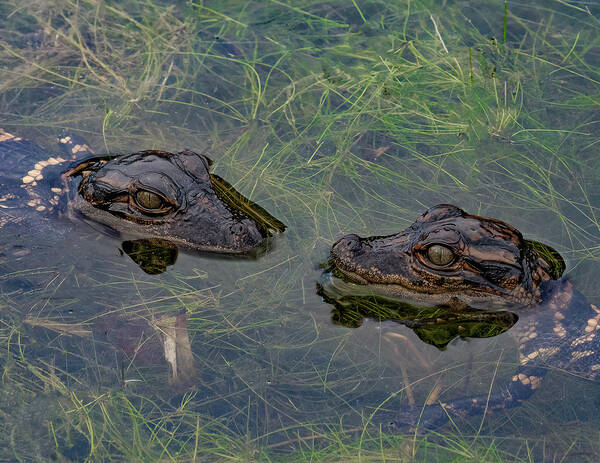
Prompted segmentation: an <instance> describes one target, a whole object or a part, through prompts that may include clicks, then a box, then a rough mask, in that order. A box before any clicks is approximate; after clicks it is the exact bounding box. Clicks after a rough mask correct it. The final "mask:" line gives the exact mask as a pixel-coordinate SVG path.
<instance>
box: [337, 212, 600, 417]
mask: <svg viewBox="0 0 600 463" xmlns="http://www.w3.org/2000/svg"><path fill="white" fill-rule="evenodd" d="M431 246H444V247H445V248H447V249H448V250H450V252H451V255H452V258H451V260H450V261H449V262H448V263H446V264H445V265H436V264H434V263H433V262H432V261H431V259H430V254H429V248H430V247H431ZM331 260H332V263H333V264H334V265H335V266H336V267H337V268H338V269H339V270H340V271H341V272H342V273H343V274H344V275H346V276H347V277H348V278H349V279H350V280H351V281H353V282H354V283H357V284H359V285H365V286H366V287H369V288H372V289H373V293H375V294H378V295H380V296H387V297H390V298H398V299H400V300H402V301H408V302H411V303H415V304H417V305H432V306H438V305H440V306H450V307H458V308H460V307H461V305H462V306H468V307H477V308H481V309H497V308H506V309H510V310H511V311H514V312H516V313H517V314H518V315H519V321H518V322H517V323H516V324H515V326H514V327H513V328H511V329H510V330H509V333H511V334H512V335H513V336H514V337H515V338H516V340H517V342H518V343H519V354H520V366H519V368H518V370H517V371H516V372H515V374H514V375H513V377H512V379H511V381H510V383H509V384H507V385H505V386H504V387H502V388H501V390H500V391H498V392H496V393H493V394H491V395H490V396H489V397H488V396H487V395H486V396H481V397H465V398H462V399H456V400H452V401H446V402H438V403H436V404H433V405H428V406H425V408H424V409H419V410H408V411H403V412H401V413H400V416H399V418H398V420H395V424H396V425H402V426H404V425H407V424H409V425H416V424H417V423H418V424H419V425H420V426H423V427H435V426H439V425H440V424H442V423H444V422H446V421H447V420H448V417H449V416H450V417H451V416H452V415H453V414H455V415H461V416H468V415H475V414H480V413H482V412H483V411H484V410H494V409H500V408H510V407H514V406H517V405H519V404H520V403H522V402H523V401H524V400H526V399H527V398H529V397H530V396H531V395H532V394H533V392H534V391H535V390H536V389H538V388H539V387H540V385H541V383H542V380H543V378H544V376H545V374H546V371H547V369H548V368H549V367H551V368H559V369H563V370H567V371H570V372H574V373H576V374H577V375H578V376H582V377H585V378H588V379H591V380H595V379H597V378H598V375H599V374H600V349H599V347H598V345H599V343H600V337H599V336H598V330H599V329H600V310H599V309H598V307H596V306H595V305H593V304H589V303H588V302H587V301H586V300H585V298H584V297H583V296H582V295H581V294H580V293H579V292H577V291H576V290H575V289H574V288H573V286H572V285H571V283H570V282H569V281H567V280H566V279H564V278H561V275H562V272H563V270H564V263H563V262H562V260H561V259H560V256H558V254H557V253H556V252H555V251H553V250H551V248H549V247H547V246H544V245H541V244H540V243H536V242H532V241H528V240H525V239H524V238H523V236H522V235H521V233H520V232H519V231H518V230H517V229H515V228H514V227H512V226H510V225H508V224H506V223H504V222H502V221H500V220H496V219H490V218H485V217H478V216H474V215H470V214H467V213H465V212H464V211H462V210H461V209H459V208H457V207H455V206H451V205H447V204H443V205H439V206H435V207H433V208H431V209H430V210H428V211H427V212H426V213H424V214H423V215H422V216H421V217H420V218H419V219H417V221H416V222H415V223H414V224H413V225H411V226H410V227H409V228H408V229H406V230H405V231H403V232H400V233H397V234H394V235H390V236H375V237H368V238H361V237H359V236H357V235H346V236H344V237H342V238H341V239H339V240H338V241H337V242H336V243H334V245H333V246H332V249H331Z"/></svg>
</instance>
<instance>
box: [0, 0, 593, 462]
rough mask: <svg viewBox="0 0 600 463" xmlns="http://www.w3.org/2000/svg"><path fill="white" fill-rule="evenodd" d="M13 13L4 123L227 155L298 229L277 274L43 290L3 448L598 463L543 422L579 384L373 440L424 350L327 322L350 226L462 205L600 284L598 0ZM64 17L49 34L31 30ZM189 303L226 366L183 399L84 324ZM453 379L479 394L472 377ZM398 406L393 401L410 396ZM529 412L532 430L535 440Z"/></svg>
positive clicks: (194, 328)
mask: <svg viewBox="0 0 600 463" xmlns="http://www.w3.org/2000/svg"><path fill="white" fill-rule="evenodd" d="M0 8H2V10H0V12H2V13H3V14H2V15H0V17H3V18H7V20H2V21H1V22H0V32H1V34H0V63H2V64H0V66H1V69H2V75H3V76H5V77H4V78H3V79H2V82H0V119H1V125H2V126H7V127H10V128H11V129H13V130H14V129H16V130H17V131H18V133H19V134H20V135H26V136H28V137H29V138H34V139H35V140H36V141H38V142H39V143H40V144H42V145H44V146H51V144H50V142H49V141H48V140H51V138H52V137H53V136H55V135H56V133H57V132H58V131H60V130H62V129H68V130H77V131H79V132H81V133H83V134H85V135H86V136H87V137H88V138H90V141H91V142H92V144H93V145H94V146H95V147H96V149H97V150H98V151H100V152H104V151H106V152H122V151H130V150H138V149H140V148H141V147H143V148H163V149H169V150H175V149H181V148H183V147H190V148H193V149H196V150H201V149H203V148H208V150H209V155H210V156H211V157H213V158H215V161H216V162H215V172H216V173H217V174H218V175H222V176H223V178H225V179H227V180H228V181H230V182H231V183H232V185H234V186H235V188H236V189H238V190H239V191H240V192H241V193H243V194H244V195H246V196H247V197H248V198H250V199H251V200H252V201H255V202H257V203H259V204H261V206H263V207H265V209H266V210H268V211H269V212H270V213H271V214H273V215H274V216H275V217H277V218H279V219H281V220H282V221H283V222H284V223H285V224H286V225H288V227H289V228H288V230H287V231H286V233H285V234H284V235H282V236H281V237H280V239H279V241H277V243H276V247H275V249H274V251H273V254H270V255H268V256H264V258H262V259H261V260H259V261H257V262H256V263H255V265H253V266H249V265H243V264H239V266H238V264H235V263H229V264H228V265H225V264H224V265H222V266H221V265H219V264H214V263H210V264H206V263H205V262H204V263H202V264H197V265H191V264H189V263H188V264H185V265H187V266H186V267H185V270H182V272H183V273H178V272H179V270H178V267H175V272H173V271H170V272H169V273H168V274H167V276H164V277H160V278H151V277H145V276H142V277H140V275H139V274H136V273H134V272H132V270H131V268H130V267H128V266H127V263H125V262H123V261H117V260H115V259H111V258H108V257H107V258H105V260H101V259H99V260H98V267H101V266H102V265H105V267H106V268H109V269H110V270H109V271H106V272H104V271H102V270H98V271H90V272H89V274H88V275H78V276H77V279H78V282H77V283H75V282H74V281H73V280H72V279H71V277H70V278H69V279H67V280H65V281H64V283H62V284H59V283H60V282H61V281H63V278H64V276H62V277H58V278H57V279H56V280H55V281H54V282H53V283H52V284H51V285H50V286H48V288H47V291H48V293H46V295H45V296H43V297H42V296H40V295H38V294H33V293H32V294H29V295H27V294H24V293H20V292H18V291H17V292H15V293H13V294H11V295H10V296H9V297H5V296H4V295H3V302H2V306H3V308H2V313H1V315H2V328H1V329H0V340H1V341H2V343H0V345H2V346H3V347H2V349H1V350H0V352H1V356H0V359H1V360H0V363H1V364H2V367H3V376H2V379H3V383H2V388H3V394H2V396H3V397H4V399H3V400H5V401H6V402H3V406H2V407H0V409H1V410H2V414H3V417H4V424H3V426H4V430H5V431H6V432H3V433H2V435H3V436H5V437H3V439H4V440H3V441H2V443H3V444H6V445H3V446H2V448H4V449H5V450H3V452H5V453H4V454H3V455H2V458H6V459H9V460H10V459H18V458H21V459H23V460H27V459H29V460H34V459H37V460H40V461H41V460H43V459H46V458H50V456H51V455H52V452H54V453H60V454H62V455H63V456H64V457H65V458H70V459H71V460H84V459H85V458H88V459H89V460H90V461H104V460H106V461H123V460H127V461H136V460H138V461H173V460H175V461H203V460H211V461H226V460H227V461H230V460H252V459H254V460H258V461H262V460H264V461H296V460H297V461H306V460H307V459H312V460H316V461H339V460H340V459H343V460H347V461H352V460H358V457H357V455H360V461H382V460H386V461H410V460H418V461H464V460H465V459H471V460H472V461H480V460H484V459H485V460H486V461H531V460H535V459H536V457H537V456H539V455H545V456H548V455H549V453H545V452H551V454H552V455H553V456H557V458H558V459H560V458H568V456H569V455H571V453H570V452H572V451H574V450H576V451H578V449H579V448H580V447H581V449H583V450H582V451H583V452H584V453H583V455H592V456H594V455H597V442H596V441H595V440H594V437H593V436H592V432H591V430H589V429H587V428H586V429H582V426H581V425H577V424H573V423H571V422H567V423H565V422H564V421H563V422H562V425H561V426H560V428H559V429H557V430H554V428H555V426H556V423H555V422H554V419H556V421H560V420H561V417H560V416H554V415H552V416H551V415H549V414H548V413H541V412H540V409H542V408H546V409H550V408H553V407H554V405H555V404H554V396H553V394H552V392H555V393H556V392H557V391H558V390H559V389H560V385H559V386H555V387H554V388H552V387H551V388H550V389H551V392H550V393H548V394H547V395H546V396H542V398H539V399H538V398H537V397H536V398H535V400H539V401H540V402H538V405H536V406H529V407H528V405H525V406H524V407H525V411H522V410H518V411H509V412H506V415H505V417H504V418H498V417H494V418H493V419H491V418H489V417H486V421H485V423H484V425H485V426H484V428H483V429H482V432H480V433H478V434H476V433H475V432H474V433H473V435H472V436H471V435H469V434H468V433H453V432H452V429H450V430H448V429H446V430H445V431H444V433H441V434H437V435H436V434H433V435H429V436H417V437H414V436H410V435H409V436H402V435H401V436H393V435H390V434H389V433H388V432H386V430H385V429H379V428H378V424H377V423H369V425H368V426H367V427H366V428H365V427H363V426H362V420H363V417H362V416H361V413H362V410H364V409H367V408H368V407H373V406H376V405H377V404H379V403H381V402H382V401H383V400H385V398H387V397H388V394H389V390H387V389H388V388H389V387H392V386H391V385H392V384H395V383H394V382H401V381H402V378H401V377H400V376H401V375H400V374H399V373H398V371H397V368H396V367H397V366H398V365H404V366H406V367H407V368H408V369H409V370H410V368H411V365H413V364H412V363H411V362H412V361H413V359H411V358H409V357H406V358H400V359H398V358H397V359H396V363H394V362H393V361H392V360H390V359H389V358H387V359H386V355H389V354H385V352H384V351H385V349H383V348H382V347H381V346H380V345H378V343H377V342H375V341H373V340H370V339H364V338H360V334H355V333H354V332H353V331H351V330H342V329H339V328H336V327H334V326H331V325H330V324H328V320H329V318H328V317H329V314H328V313H323V311H325V312H326V311H327V308H325V309H324V308H323V307H324V305H322V304H321V305H319V304H320V302H319V301H318V298H316V296H314V287H313V286H314V276H315V275H316V274H317V273H318V271H317V270H315V268H316V267H317V265H318V263H319V262H321V261H322V260H325V259H326V256H327V249H328V248H329V245H330V244H331V243H332V241H333V240H334V239H335V238H336V237H338V236H340V235H341V234H343V233H347V232H351V231H352V232H358V233H361V234H383V233H391V232H395V231H398V230H399V229H400V228H404V227H405V226H406V225H408V224H409V223H410V222H412V220H413V219H414V218H415V217H416V215H417V214H419V213H421V212H422V211H423V210H424V209H426V208H427V207H429V206H431V205H433V204H434V203H437V202H453V203H458V204H459V205H461V206H463V207H464V208H465V209H467V210H468V211H470V212H477V213H480V214H489V215H493V216H499V217H500V218H503V219H505V220H507V221H508V222H510V223H513V224H515V225H517V226H518V227H519V228H520V229H521V230H523V231H524V232H525V231H526V233H525V234H526V236H527V237H528V238H536V239H540V240H543V241H545V242H550V243H551V244H553V245H556V247H557V248H558V249H559V250H560V252H561V253H562V254H563V255H565V256H566V258H567V261H568V264H569V267H570V269H571V275H572V277H573V278H574V279H575V280H576V281H577V286H578V287H579V289H581V290H583V291H584V292H586V291H587V294H589V295H594V294H596V293H595V291H597V282H596V281H595V279H594V277H593V275H594V274H595V272H596V270H597V264H598V259H599V258H600V249H599V248H598V245H597V242H596V241H597V240H596V238H597V236H598V233H599V224H598V219H597V217H598V200H599V198H600V196H599V195H600V193H599V191H598V182H597V181H596V179H597V178H598V175H600V165H599V164H598V161H597V153H596V150H597V147H598V136H597V130H596V129H597V114H596V112H597V111H596V107H597V104H596V103H597V101H598V98H597V95H598V94H599V89H598V82H599V80H600V79H599V78H598V75H599V70H600V68H599V67H598V62H599V59H598V58H599V56H598V47H597V42H596V37H595V30H596V29H597V19H596V18H597V17H598V16H597V14H596V13H595V12H594V13H590V12H589V11H588V10H586V8H592V10H593V5H585V6H578V5H572V4H566V3H564V2H550V3H544V5H542V4H540V3H539V2H534V3H533V4H514V3H512V2H509V3H508V4H507V3H505V2H501V1H485V2H482V3H480V4H479V6H478V8H474V7H473V5H471V4H469V3H468V2H455V3H451V4H447V5H446V6H445V8H444V10H443V11H442V10H441V9H440V6H439V5H438V4H436V2H433V1H411V2H400V3H394V4H383V3H381V2H378V1H368V2H367V1H364V2H363V1H360V0H359V1H353V2H346V3H344V2H333V3H331V2H329V3H323V2H316V1H302V2H300V3H290V2H286V1H277V2H268V3H265V4H260V5H259V4H253V3H240V2H237V1H226V2H219V3H218V4H216V3H210V2H209V3H207V2H204V3H200V2H187V3H175V4H171V5H165V4H159V3H157V2H139V1H135V0H128V1H125V2H105V3H103V4H98V3H96V2H93V1H87V0H86V1H84V2H74V1H72V0H60V1H59V2H55V4H52V5H51V6H47V5H46V4H45V3H44V2H32V3H31V5H29V6H28V7H27V8H24V9H23V8H20V7H19V6H18V5H17V4H16V2H15V3H11V2H6V4H3V5H2V6H0ZM484 12H486V13H484ZM40 28H41V29H43V30H44V31H45V34H43V37H38V36H31V37H30V38H27V36H26V35H24V34H23V33H21V32H20V31H32V32H34V31H37V30H39V29H40ZM17 29H18V30H19V31H17ZM7 32H8V34H7ZM28 41H29V42H31V44H27V42H28ZM202 266H204V267H202ZM117 269H118V270H117ZM590 269H591V270H590ZM59 270H61V271H62V268H60V267H59ZM573 270H574V271H573ZM51 271H53V270H46V269H43V268H40V269H38V270H34V269H33V267H31V268H29V270H25V271H18V270H12V271H11V272H6V273H4V274H3V278H4V279H5V280H7V279H16V278H23V277H28V278H32V279H35V278H40V279H42V278H43V277H44V276H45V275H47V274H48V275H49V274H50V273H47V272H51ZM220 272H221V273H223V274H227V273H231V274H232V275H231V278H227V277H223V276H222V275H220V274H219V273H220ZM596 273H597V272H596ZM36 274H37V275H36ZM65 287H67V288H80V287H83V288H86V291H89V292H87V293H86V294H87V298H88V299H89V300H90V301H92V302H93V304H94V306H95V307H96V309H97V313H95V314H91V313H87V312H86V314H85V316H82V315H81V314H77V313H76V312H75V313H69V312H68V309H69V308H70V307H80V306H81V305H82V304H81V303H80V302H79V301H77V300H73V299H70V300H69V301H65V302H61V303H58V302H57V301H56V298H54V299H53V298H52V297H53V295H59V296H60V295H61V294H62V293H61V291H64V290H65ZM53 290H54V291H55V292H54V293H53V292H52V291H53ZM22 301H25V303H28V304H29V305H27V307H29V315H28V317H29V318H27V317H25V314H24V313H23V312H22V310H23V302H22ZM311 307H317V308H318V309H319V310H320V311H321V312H319V311H318V310H317V309H311ZM61 310H63V311H62V312H61ZM64 310H67V311H66V312H65V311H64ZM178 313H186V314H187V315H188V324H189V329H190V338H191V342H192V346H193V349H194V353H195V355H196V361H197V364H198V365H200V366H201V369H202V370H203V378H202V379H203V381H202V383H199V384H198V385H196V388H197V389H193V390H192V391H191V392H188V393H187V394H186V393H182V396H181V397H177V394H176V393H175V392H174V391H173V390H172V388H171V387H170V386H169V385H168V381H169V373H168V366H167V365H165V364H164V362H163V364H161V365H158V366H157V365H154V366H149V367H148V366H139V365H137V364H136V363H135V362H133V361H132V362H129V361H127V362H125V363H124V364H120V363H119V361H118V360H117V357H118V356H116V355H115V351H116V349H115V348H114V346H111V345H110V344H109V343H106V342H100V340H99V339H96V338H91V337H90V336H87V335H86V336H79V335H78V334H77V330H78V329H83V330H85V331H86V332H87V331H89V330H92V331H93V330H94V329H96V330H98V326H99V325H98V324H99V323H100V322H101V321H102V319H103V318H104V319H109V318H110V316H118V317H124V318H122V319H123V320H126V319H127V318H129V319H130V320H136V319H137V320H140V321H144V322H148V321H152V320H153V319H156V318H159V317H161V316H169V315H173V314H178ZM28 321H29V322H28ZM31 321H33V323H31ZM67 323H72V325H70V326H64V324H67ZM43 324H45V326H46V329H44V328H42V327H41V326H40V325H43ZM61 324H62V325H61ZM82 324H83V326H82ZM65 329H66V330H65ZM366 329H367V330H368V329H369V327H368V326H367V328H366ZM57 330H58V331H57ZM61 330H62V331H61ZM69 330H71V332H69ZM73 330H75V331H73ZM363 332H364V331H363ZM367 332H368V331H367ZM136 342H139V344H140V345H141V343H142V341H137V340H136ZM136 346H137V345H136ZM513 347H514V346H513ZM92 352H93V353H92ZM498 355H499V354H498V352H496V351H493V352H491V353H490V355H489V356H487V357H486V356H483V357H481V359H480V363H479V364H477V365H476V366H475V367H473V371H472V372H471V373H470V375H469V374H467V375H466V376H467V377H470V378H472V379H476V378H480V377H481V378H488V377H489V376H488V373H489V370H490V369H492V370H493V368H494V367H495V365H496V363H497V362H498V359H499V358H500V357H499V356H498ZM431 357H432V360H435V358H436V357H437V356H436V355H434V354H431ZM51 359H54V360H51ZM65 359H66V360H65ZM374 359H375V360H374ZM53 362H54V363H53ZM510 363H513V362H508V361H503V365H504V366H503V368H505V369H506V370H507V371H506V372H505V373H506V375H510V372H509V371H508V370H510V369H511V368H512V367H514V365H511V364H510ZM440 365H443V362H442V363H441V364H440ZM412 368H415V367H414V365H413V366H412ZM436 368H438V367H436ZM444 368H446V367H439V368H438V369H439V371H438V372H437V373H441V372H443V371H444ZM458 369H459V368H457V369H456V370H457V371H458ZM417 370H418V369H417ZM433 372H436V369H435V368H434V370H433ZM414 374H415V375H416V376H417V377H418V374H419V371H416V372H415V373H414ZM457 375H458V373H457ZM507 377H508V376H507ZM453 381H454V379H453V377H452V376H450V377H449V383H448V384H454V388H455V389H454V391H455V392H456V391H457V390H459V389H460V384H462V383H461V382H460V381H459V380H456V381H455V382H453ZM424 384H425V383H424ZM561 384H562V383H561ZM429 386H430V384H425V385H424V386H423V388H422V389H419V388H417V390H416V391H415V392H416V396H417V399H419V398H423V397H422V396H423V395H424V394H426V393H427V392H428V387H429ZM488 386H489V384H486V385H485V387H486V388H487V387H488ZM570 386H572V387H574V388H576V390H583V391H586V390H587V389H586V388H585V386H582V385H581V384H571V385H570ZM577 388H580V389H577ZM482 389H485V388H482ZM485 390H487V389H485ZM558 392H560V391H558ZM445 393H446V394H448V395H449V396H452V393H453V389H452V387H450V388H449V389H448V390H447V391H446V392H445ZM590 394H592V393H591V392H590ZM536 395H537V394H536ZM392 399H393V400H392ZM392 399H390V406H391V407H390V408H393V407H401V406H403V405H405V402H403V401H401V400H400V399H401V397H393V398H392ZM40 401H47V403H49V404H51V405H52V407H51V408H52V411H51V414H49V415H48V416H44V417H40V422H48V423H49V424H48V427H47V429H46V428H44V429H42V427H40V426H39V425H38V426H35V427H34V430H33V431H32V434H31V435H28V434H27V433H28V431H26V430H24V429H23V428H24V426H23V425H22V422H21V421H20V417H21V414H22V415H23V416H27V414H28V413H30V412H31V411H32V410H34V409H35V408H36V405H37V404H38V403H39V402H40ZM15 403H17V404H20V405H19V407H17V408H11V407H13V406H14V404H15ZM588 403H590V401H588ZM540 405H541V406H540ZM538 407H539V408H538ZM569 407H570V406H569V405H565V406H564V407H559V408H560V409H561V410H562V411H565V409H568V408H569ZM559 414H560V413H559ZM579 414H581V410H579V411H577V412H573V415H572V416H573V417H577V416H579ZM574 419H575V418H574ZM44 420H45V421H44ZM563 420H564V418H563ZM519 422H521V423H522V422H524V423H527V424H528V425H526V426H524V428H526V429H532V430H533V431H532V432H531V433H530V434H529V435H527V434H525V435H516V432H518V431H515V430H519V429H523V427H519V424H518V423H519ZM474 423H475V426H476V427H475V430H476V429H477V427H478V426H479V425H480V423H481V422H480V421H478V420H475V422H474ZM461 424H462V423H461ZM457 426H459V424H458V423H457ZM487 426H492V428H491V429H489V428H487ZM590 427H591V426H590ZM356 429H359V431H356ZM363 429H365V434H364V435H363V438H360V437H359V433H360V432H362V430H363ZM454 431H456V429H454ZM11 439H12V440H11ZM19 439H21V440H25V441H27V442H28V443H31V446H30V448H25V447H26V446H24V445H19ZM36 452H37V453H36ZM586 452H587V453H586ZM548 458H549V457H548ZM590 458H591V457H590ZM592 459H593V458H592Z"/></svg>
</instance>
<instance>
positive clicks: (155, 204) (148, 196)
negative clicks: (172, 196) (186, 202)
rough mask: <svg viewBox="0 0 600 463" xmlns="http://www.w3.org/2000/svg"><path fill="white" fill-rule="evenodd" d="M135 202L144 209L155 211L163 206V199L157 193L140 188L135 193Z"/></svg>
mask: <svg viewBox="0 0 600 463" xmlns="http://www.w3.org/2000/svg"><path fill="white" fill-rule="evenodd" d="M135 202H136V203H137V205H138V206H140V207H141V208H142V209H147V210H149V211H155V210H158V209H161V208H162V207H163V204H164V203H163V199H162V198H161V197H160V196H159V195H157V194H156V193H152V192H151V191H147V190H139V191H138V192H136V194H135Z"/></svg>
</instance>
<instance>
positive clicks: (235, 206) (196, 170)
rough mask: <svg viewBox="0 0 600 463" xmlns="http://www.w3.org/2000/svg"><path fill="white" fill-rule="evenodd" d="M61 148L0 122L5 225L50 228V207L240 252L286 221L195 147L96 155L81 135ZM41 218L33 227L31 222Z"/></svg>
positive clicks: (122, 231)
mask: <svg viewBox="0 0 600 463" xmlns="http://www.w3.org/2000/svg"><path fill="white" fill-rule="evenodd" d="M59 145H60V147H61V149H62V151H63V154H62V155H60V156H59V155H52V154H49V153H47V152H46V151H45V150H44V149H42V148H40V147H39V146H37V145H35V144H34V143H32V142H30V141H27V140H24V139H22V138H20V137H17V136H14V135H12V134H10V133H8V132H5V131H3V130H1V129H0V187H1V190H0V192H1V193H0V228H3V227H6V226H10V225H12V226H13V228H14V227H15V226H16V228H17V229H20V228H22V226H23V225H24V224H27V225H28V226H29V229H36V228H40V226H41V227H42V228H47V229H48V231H49V232H50V233H53V234H54V228H55V227H54V226H53V225H50V226H48V222H47V220H45V221H44V219H42V217H44V218H47V217H48V216H49V215H50V214H51V213H52V212H61V213H65V212H66V213H67V214H68V215H70V216H72V217H73V216H75V217H79V218H83V219H84V220H86V221H92V222H96V223H100V224H102V225H103V226H104V227H105V229H107V230H111V231H112V232H113V233H114V232H116V233H117V234H119V235H124V236H133V237H137V238H149V239H151V240H156V239H160V240H167V241H169V242H173V243H176V244H178V245H183V246H184V247H185V248H188V249H192V250H198V251H209V252H220V253H229V254H241V253H248V252H250V251H255V250H257V249H261V248H264V246H265V244H266V241H267V238H268V237H269V236H270V233H271V231H273V230H274V231H277V232H280V231H283V230H284V229H285V226H284V225H283V224H282V223H281V222H279V221H278V220H277V219H275V218H274V217H273V216H271V215H270V214H269V213H268V212H266V211H265V210H264V209H262V208H261V207H260V206H258V205H256V204H254V203H252V202H251V201H249V200H248V199H247V198H244V197H243V196H242V195H241V194H239V193H238V192H237V191H235V189H233V187H231V185H229V184H228V183H227V182H226V181H224V180H223V179H221V178H220V177H218V176H216V175H214V174H211V173H210V165H211V164H212V161H211V160H210V159H209V158H208V157H207V156H205V155H203V154H197V153H194V152H192V151H188V150H185V151H181V152H178V153H169V152H166V151H158V150H149V151H140V152H137V153H133V154H128V155H123V156H112V157H108V156H107V157H95V156H94V155H93V153H92V151H91V149H90V148H89V146H88V145H87V144H86V143H85V141H83V140H82V139H80V137H76V136H63V137H60V138H59ZM32 224H35V226H32Z"/></svg>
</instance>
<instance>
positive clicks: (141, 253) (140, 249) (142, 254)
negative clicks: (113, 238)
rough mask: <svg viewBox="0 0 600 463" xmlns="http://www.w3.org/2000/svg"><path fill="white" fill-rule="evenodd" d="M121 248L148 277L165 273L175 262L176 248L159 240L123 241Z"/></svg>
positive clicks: (168, 242)
mask: <svg viewBox="0 0 600 463" xmlns="http://www.w3.org/2000/svg"><path fill="white" fill-rule="evenodd" d="M121 247H122V248H123V251H124V252H125V254H127V255H128V256H129V257H131V260H133V261H134V262H135V263H136V264H138V266H139V267H140V268H141V269H142V270H143V271H144V272H146V273H148V274H149V275H158V274H160V273H163V272H165V271H166V270H167V267H168V266H170V265H173V264H174V263H175V261H176V260H177V254H178V251H177V246H175V244H173V243H171V242H170V241H168V240H163V239H160V238H146V239H141V240H133V241H124V242H123V244H122V245H121Z"/></svg>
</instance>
